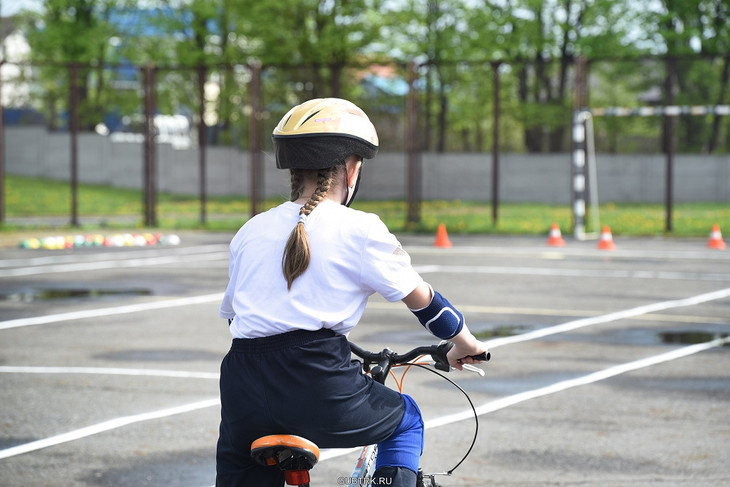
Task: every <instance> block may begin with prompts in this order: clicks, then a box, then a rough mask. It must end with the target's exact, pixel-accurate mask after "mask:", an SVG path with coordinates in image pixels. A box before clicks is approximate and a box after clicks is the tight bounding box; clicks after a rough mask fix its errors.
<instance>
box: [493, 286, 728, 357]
mask: <svg viewBox="0 0 730 487" xmlns="http://www.w3.org/2000/svg"><path fill="white" fill-rule="evenodd" d="M728 296H730V288H725V289H720V290H718V291H713V292H710V293H705V294H698V295H697V296H692V297H689V298H685V299H674V300H670V301H660V302H658V303H652V304H647V305H644V306H637V307H636V308H631V309H626V310H623V311H616V312H615V313H609V314H606V315H601V316H594V317H591V318H583V319H580V320H575V321H569V322H567V323H563V324H562V325H556V326H550V327H547V328H541V329H539V330H534V331H531V332H528V333H523V334H521V335H514V336H510V337H503V338H494V339H492V340H488V341H487V342H485V344H486V345H487V347H489V348H491V349H493V348H497V347H501V346H503V345H508V344H512V343H519V342H524V341H528V340H534V339H536V338H542V337H546V336H548V335H554V334H556V333H564V332H566V331H573V330H577V329H578V328H584V327H586V326H593V325H598V324H602V323H608V322H611V321H617V320H623V319H626V318H633V317H635V316H639V315H645V314H648V313H654V312H657V311H665V310H668V309H672V308H680V307H683V306H694V305H697V304H701V303H706V302H708V301H715V300H717V299H723V298H726V297H728Z"/></svg>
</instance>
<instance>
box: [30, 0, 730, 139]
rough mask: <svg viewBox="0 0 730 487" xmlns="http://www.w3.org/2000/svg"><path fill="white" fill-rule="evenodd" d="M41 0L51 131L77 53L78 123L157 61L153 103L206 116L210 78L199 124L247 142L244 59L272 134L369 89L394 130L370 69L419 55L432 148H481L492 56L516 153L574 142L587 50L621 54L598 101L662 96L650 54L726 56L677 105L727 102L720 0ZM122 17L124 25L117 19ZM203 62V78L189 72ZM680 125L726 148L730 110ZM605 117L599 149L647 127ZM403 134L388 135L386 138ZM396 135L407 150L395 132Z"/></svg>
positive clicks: (131, 99)
mask: <svg viewBox="0 0 730 487" xmlns="http://www.w3.org/2000/svg"><path fill="white" fill-rule="evenodd" d="M42 5H43V9H42V11H41V12H40V13H37V14H31V15H29V16H28V17H27V23H26V29H25V30H26V32H27V34H28V38H29V41H30V44H31V47H32V53H33V54H32V60H33V61H35V62H37V63H39V69H38V73H39V74H38V76H39V79H38V81H39V82H38V84H37V85H36V86H37V87H38V91H39V93H38V98H37V100H39V101H38V102H37V105H38V107H39V108H41V109H42V110H44V111H45V112H46V113H47V115H48V117H49V120H50V122H49V125H50V126H51V127H52V128H55V127H56V126H58V125H60V124H61V123H63V119H61V117H60V114H63V113H64V112H65V111H66V109H67V103H68V98H69V97H68V91H69V71H68V69H67V68H65V67H61V66H60V65H59V64H54V65H51V64H48V62H53V63H67V62H72V61H73V62H78V63H83V65H84V66H85V67H84V69H82V70H81V72H80V75H81V79H80V81H79V84H80V96H81V105H82V111H81V113H82V124H83V127H84V128H87V129H90V128H92V127H93V126H94V125H95V124H96V123H98V121H99V120H100V117H101V116H103V115H104V114H105V113H106V112H110V111H116V112H118V113H119V114H121V115H132V114H135V113H139V112H140V106H141V100H140V92H141V90H140V88H141V86H140V84H139V80H138V79H137V80H133V81H127V83H126V85H124V86H121V85H120V83H119V80H118V79H117V72H116V71H115V69H114V68H111V67H110V66H114V65H115V63H132V65H133V67H132V68H131V69H136V68H138V67H140V66H144V65H146V64H147V63H151V64H153V65H155V66H158V67H159V68H160V69H159V70H158V71H157V83H156V88H157V94H156V105H157V108H158V111H159V112H161V113H175V112H178V113H180V112H181V113H185V114H187V115H192V114H197V113H198V112H199V107H198V104H199V101H198V100H199V92H200V87H201V81H202V82H204V83H207V85H208V87H209V88H211V87H214V88H215V89H213V90H209V93H208V96H209V100H208V101H207V102H206V113H207V114H208V115H209V116H208V115H206V121H207V122H208V123H209V124H210V125H214V127H213V135H212V141H211V142H212V143H226V144H231V143H237V144H239V145H241V146H245V143H244V142H241V141H242V140H245V139H246V137H245V136H246V134H247V133H248V128H249V127H248V122H249V121H248V116H249V115H250V113H251V109H250V100H249V92H248V85H249V83H250V73H249V71H248V69H247V68H246V66H247V65H249V64H250V63H253V62H260V63H262V65H263V67H264V74H263V77H264V96H263V100H264V102H263V103H264V104H265V110H264V113H263V114H262V118H263V120H264V121H265V124H267V126H266V129H267V130H268V128H269V125H271V124H272V123H273V122H271V120H273V119H276V118H277V115H280V114H281V113H282V112H283V111H284V109H285V107H288V106H291V105H292V104H294V103H297V102H299V101H301V100H303V99H306V98H311V97H318V96H341V97H346V98H354V99H356V101H361V99H362V104H364V105H366V107H367V105H372V107H367V108H370V109H374V110H375V112H376V115H378V116H382V117H383V118H384V119H385V122H386V127H388V129H390V128H391V122H392V120H391V119H390V117H392V114H393V113H394V112H395V111H396V110H398V111H399V115H400V117H401V119H402V118H403V116H404V115H403V114H404V106H403V105H404V100H403V99H402V95H400V99H397V100H394V99H384V97H388V96H390V97H393V98H397V96H394V95H393V94H388V93H381V92H382V91H383V90H379V92H378V93H370V92H364V90H365V88H363V86H362V79H363V78H364V75H365V73H366V72H367V70H366V69H365V67H367V66H370V65H372V64H373V63H383V64H389V65H392V66H396V65H398V66H397V67H394V72H395V74H396V75H399V76H401V79H402V78H404V77H405V73H404V71H403V69H402V68H401V67H400V66H399V65H402V64H404V63H406V62H410V61H416V62H417V63H419V64H420V66H421V68H420V70H419V74H420V75H421V79H420V80H419V83H418V84H417V88H418V89H419V90H420V93H421V95H422V96H421V97H420V100H419V103H420V109H421V111H420V114H421V121H422V124H423V131H424V137H423V139H424V144H425V145H426V148H427V149H429V150H438V151H447V150H485V149H486V147H487V146H488V141H489V137H490V133H491V131H490V128H491V125H490V122H489V119H490V117H491V113H492V108H493V107H492V103H493V102H492V96H491V95H492V91H491V90H492V89H493V87H492V83H491V80H490V79H489V78H490V77H491V74H490V73H491V71H490V69H491V67H490V62H491V61H495V60H499V61H503V62H504V64H503V65H502V67H501V68H500V79H501V83H502V90H501V96H500V100H501V105H502V109H503V110H502V120H501V124H503V126H504V129H503V130H502V134H503V135H504V140H503V141H502V148H503V149H507V150H519V151H523V150H527V151H566V150H569V146H568V144H569V137H568V133H567V131H566V124H567V121H568V116H567V115H569V112H570V110H571V109H572V105H573V102H574V92H575V86H574V75H575V73H574V70H573V62H574V61H575V59H577V58H578V57H579V56H582V57H584V58H588V59H589V60H593V61H596V60H600V59H608V58H610V59H611V60H612V64H611V66H609V67H607V66H604V67H603V68H600V69H595V70H591V87H590V103H591V104H592V105H593V106H597V105H600V104H604V101H605V102H606V103H607V102H614V103H615V104H622V105H630V106H637V105H641V104H644V103H645V102H644V100H643V99H642V98H641V95H642V94H644V93H645V92H646V91H647V90H648V89H650V88H656V87H659V88H660V90H663V86H664V82H665V78H666V67H665V66H664V65H663V63H659V64H656V63H647V62H644V61H642V60H641V57H642V56H644V55H646V54H665V53H666V54H672V55H682V56H684V55H688V54H692V55H696V54H702V55H712V56H717V58H716V60H715V61H712V60H708V61H707V62H706V63H699V62H692V63H691V64H689V63H687V64H682V65H681V66H679V67H678V70H677V76H676V87H677V88H676V90H677V92H678V94H679V95H678V97H677V98H678V99H677V100H676V103H688V104H706V105H709V104H728V103H730V89H729V88H728V85H729V84H730V82H729V81H728V76H730V75H728V72H729V71H730V68H729V67H728V63H730V59H728V58H727V56H726V55H727V53H728V52H730V5H729V4H728V1H727V0H692V1H681V0H660V1H657V2H634V1H630V0H585V1H572V0H554V1H549V2H547V1H544V0H511V1H504V0H470V1H468V2H465V1H463V0H403V1H399V2H393V1H386V0H348V1H332V0H278V1H276V2H270V1H263V0H186V1H185V2H179V1H177V0H156V1H150V2H140V1H138V0H45V1H44V2H43V4H42ZM120 16H121V17H124V18H126V19H127V22H125V23H124V24H123V25H121V24H120V23H119V21H118V19H119V17H120ZM115 19H117V20H115ZM723 55H725V57H724V58H722V57H720V56H723ZM622 58H629V59H631V60H632V62H631V64H630V67H629V64H627V63H621V62H618V61H617V59H622ZM201 65H204V66H206V73H205V74H206V76H205V79H204V80H201V79H199V78H198V76H197V73H196V72H195V71H194V69H195V68H197V67H198V66H201ZM591 66H593V63H591ZM485 78H486V79H485ZM376 91H377V89H376ZM660 95H664V94H663V93H660ZM376 98H377V99H376ZM655 102H656V101H655ZM658 102H659V103H662V100H659V101H658ZM566 113H567V115H566ZM193 118H194V117H193ZM196 121H197V120H196ZM401 123H402V122H401ZM679 123H680V124H681V128H680V129H679V130H677V131H676V133H677V136H678V140H677V147H678V149H679V150H688V151H697V150H702V151H726V150H728V149H729V148H728V144H727V143H725V147H723V141H725V140H730V136H729V135H730V134H729V133H728V132H729V131H730V127H728V122H727V117H725V119H724V120H720V119H714V118H713V119H708V120H702V119H699V118H695V119H691V118H690V117H684V118H682V119H681V120H680V122H679ZM611 124H612V125H613V127H612V128H611V132H610V133H609V132H607V134H606V137H607V142H606V144H607V145H608V146H610V147H612V148H614V149H613V150H615V148H616V147H619V146H624V145H625V144H623V143H622V142H621V141H618V135H617V133H618V131H624V132H626V130H627V129H634V128H636V129H637V132H635V133H632V134H631V135H632V136H644V134H645V132H646V131H644V130H642V129H643V126H642V123H635V122H626V124H625V126H622V127H619V126H618V123H614V122H607V125H611ZM506 129H509V130H506ZM396 133H397V132H396V131H394V130H389V136H390V135H392V134H396ZM651 136H654V131H651ZM386 139H387V138H386ZM393 144H394V146H397V147H398V148H402V146H403V140H402V137H400V138H399V139H397V140H395V141H394V142H393ZM629 145H631V144H629ZM637 145H641V144H637Z"/></svg>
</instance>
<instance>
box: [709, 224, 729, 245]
mask: <svg viewBox="0 0 730 487" xmlns="http://www.w3.org/2000/svg"><path fill="white" fill-rule="evenodd" d="M707 246H708V247H709V248H711V249H718V250H722V249H724V248H725V241H724V240H723V239H722V233H720V225H718V224H717V223H716V224H714V225H712V232H710V240H709V241H708V242H707Z"/></svg>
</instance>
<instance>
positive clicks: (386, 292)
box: [361, 216, 423, 302]
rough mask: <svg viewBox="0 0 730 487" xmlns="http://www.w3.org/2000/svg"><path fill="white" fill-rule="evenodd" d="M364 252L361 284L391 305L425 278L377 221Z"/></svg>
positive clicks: (372, 227)
mask: <svg viewBox="0 0 730 487" xmlns="http://www.w3.org/2000/svg"><path fill="white" fill-rule="evenodd" d="M365 242H366V243H365V246H364V249H363V252H362V267H361V273H362V274H361V275H362V282H363V283H364V284H365V285H366V286H368V287H369V288H370V289H372V290H373V291H374V292H377V293H379V294H380V295H382V296H383V297H384V298H385V299H386V300H388V301H391V302H393V301H398V300H400V299H403V298H404V297H406V296H408V295H409V294H410V293H411V292H412V291H413V290H414V289H415V288H416V286H418V285H419V284H421V283H422V282H423V278H422V277H421V276H420V275H419V274H418V273H417V272H416V271H415V270H414V269H413V266H412V265H411V256H410V255H408V253H407V252H406V251H405V250H403V247H401V245H400V242H398V239H397V238H396V237H395V235H393V234H392V233H390V231H389V230H388V228H387V227H386V226H385V224H384V223H383V222H382V221H381V220H380V218H377V216H375V217H374V220H373V222H372V224H371V225H370V226H369V231H368V238H367V239H366V240H365Z"/></svg>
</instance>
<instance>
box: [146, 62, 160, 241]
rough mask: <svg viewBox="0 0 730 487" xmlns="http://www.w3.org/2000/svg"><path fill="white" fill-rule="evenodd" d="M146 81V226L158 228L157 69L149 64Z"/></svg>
mask: <svg viewBox="0 0 730 487" xmlns="http://www.w3.org/2000/svg"><path fill="white" fill-rule="evenodd" d="M142 69H143V70H142V74H143V79H144V117H145V131H144V132H145V133H144V149H143V152H144V224H145V226H148V227H155V226H157V209H156V203H157V196H156V194H155V191H156V188H157V178H156V167H155V166H156V164H155V68H154V67H153V66H152V64H147V65H146V66H145V67H144V68H142Z"/></svg>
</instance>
